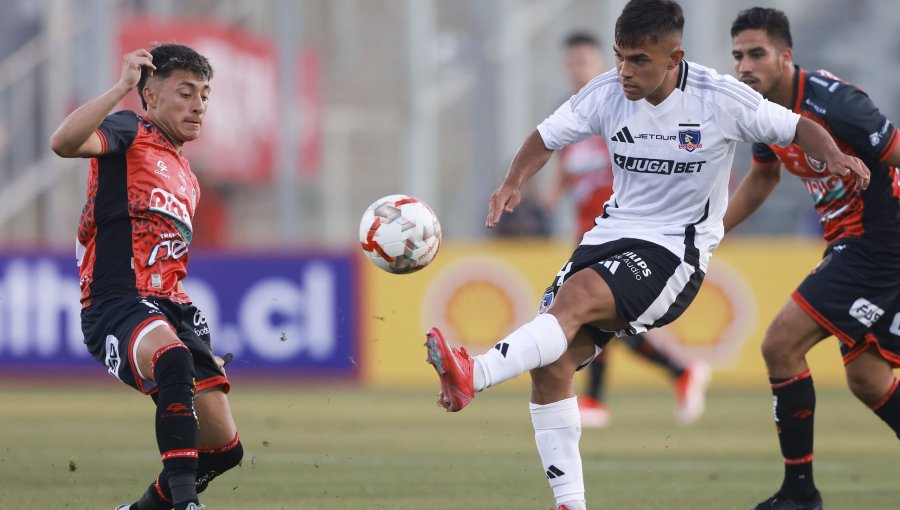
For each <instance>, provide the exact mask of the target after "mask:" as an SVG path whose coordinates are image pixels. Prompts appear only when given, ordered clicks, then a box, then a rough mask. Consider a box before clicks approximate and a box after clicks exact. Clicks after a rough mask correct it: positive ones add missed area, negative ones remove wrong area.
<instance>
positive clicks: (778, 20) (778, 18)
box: [731, 7, 794, 48]
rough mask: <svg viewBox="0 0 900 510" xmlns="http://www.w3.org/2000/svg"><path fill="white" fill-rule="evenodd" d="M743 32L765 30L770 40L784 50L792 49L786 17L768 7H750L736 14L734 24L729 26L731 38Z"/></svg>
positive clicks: (789, 28) (788, 22) (788, 23)
mask: <svg viewBox="0 0 900 510" xmlns="http://www.w3.org/2000/svg"><path fill="white" fill-rule="evenodd" d="M744 30H765V31H766V34H767V35H768V36H769V38H770V39H773V40H775V41H777V42H779V43H781V44H783V45H784V46H785V47H786V48H793V47H794V41H793V40H792V39H791V22H790V21H788V17H787V15H785V14H784V12H782V11H779V10H778V9H771V8H768V7H752V8H750V9H745V10H743V11H741V12H739V13H738V15H737V18H735V20H734V23H732V24H731V37H736V36H737V35H738V34H739V33H741V32H743V31H744Z"/></svg>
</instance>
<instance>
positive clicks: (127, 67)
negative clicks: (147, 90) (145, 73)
mask: <svg viewBox="0 0 900 510" xmlns="http://www.w3.org/2000/svg"><path fill="white" fill-rule="evenodd" d="M142 67H146V68H148V69H149V72H150V75H151V76H153V71H155V70H156V66H154V65H153V55H151V54H150V52H149V51H147V50H145V49H143V48H142V49H139V50H134V51H132V52H131V53H126V54H125V57H124V62H123V63H122V76H121V77H119V85H121V86H122V87H123V88H124V89H125V90H131V89H133V88H135V87H137V84H138V81H140V79H141V68H142Z"/></svg>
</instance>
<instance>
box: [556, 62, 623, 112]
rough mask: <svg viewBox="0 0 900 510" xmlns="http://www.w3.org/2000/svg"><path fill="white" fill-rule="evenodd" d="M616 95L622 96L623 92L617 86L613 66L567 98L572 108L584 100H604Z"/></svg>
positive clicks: (617, 82)
mask: <svg viewBox="0 0 900 510" xmlns="http://www.w3.org/2000/svg"><path fill="white" fill-rule="evenodd" d="M618 97H624V93H623V92H622V87H620V86H619V74H618V73H617V72H616V70H615V68H613V69H610V70H609V71H607V72H605V73H603V74H601V75H598V76H597V77H595V78H594V79H593V80H591V81H589V82H588V84H587V85H585V86H584V87H582V88H581V90H579V91H578V92H577V93H575V95H574V96H572V98H571V99H569V103H570V104H571V105H572V109H573V110H574V109H576V108H578V106H579V105H580V104H582V103H583V102H585V101H587V102H596V101H602V102H606V101H609V100H610V99H612V98H618Z"/></svg>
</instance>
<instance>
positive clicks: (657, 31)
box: [616, 0, 684, 48]
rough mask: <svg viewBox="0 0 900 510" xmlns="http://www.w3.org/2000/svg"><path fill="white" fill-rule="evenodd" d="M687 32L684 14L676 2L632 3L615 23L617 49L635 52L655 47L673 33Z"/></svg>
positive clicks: (642, 0)
mask: <svg viewBox="0 0 900 510" xmlns="http://www.w3.org/2000/svg"><path fill="white" fill-rule="evenodd" d="M672 32H678V33H679V34H681V33H683V32H684V12H682V10H681V6H680V5H678V2H675V1H673V0H631V1H630V2H628V3H627V4H626V5H625V8H624V9H622V14H621V15H620V16H619V19H617V20H616V45H618V46H619V47H622V48H633V47H635V46H637V45H638V44H640V43H642V42H644V41H645V40H646V41H649V42H650V43H652V44H655V43H657V42H659V40H660V39H661V38H662V37H664V36H666V35H668V34H670V33H672Z"/></svg>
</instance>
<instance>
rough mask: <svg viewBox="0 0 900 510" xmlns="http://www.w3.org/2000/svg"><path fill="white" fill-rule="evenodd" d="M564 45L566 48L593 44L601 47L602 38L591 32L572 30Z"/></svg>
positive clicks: (595, 46)
mask: <svg viewBox="0 0 900 510" xmlns="http://www.w3.org/2000/svg"><path fill="white" fill-rule="evenodd" d="M563 46H564V47H565V48H566V49H569V48H575V47H577V46H593V47H594V48H599V47H600V39H599V38H598V37H597V36H595V35H594V34H592V33H590V32H572V33H571V34H569V35H568V36H566V40H565V42H563Z"/></svg>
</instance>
